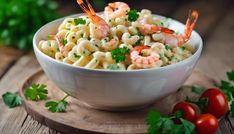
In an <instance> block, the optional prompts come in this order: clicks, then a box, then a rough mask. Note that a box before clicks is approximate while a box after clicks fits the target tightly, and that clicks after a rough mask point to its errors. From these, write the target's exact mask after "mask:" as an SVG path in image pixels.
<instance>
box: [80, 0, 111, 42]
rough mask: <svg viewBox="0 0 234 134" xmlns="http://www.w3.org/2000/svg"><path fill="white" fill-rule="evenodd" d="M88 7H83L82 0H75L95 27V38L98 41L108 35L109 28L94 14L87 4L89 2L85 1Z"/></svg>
mask: <svg viewBox="0 0 234 134" xmlns="http://www.w3.org/2000/svg"><path fill="white" fill-rule="evenodd" d="M86 2H87V4H88V6H86V5H85V3H84V2H83V0H77V3H78V4H79V5H80V7H81V9H82V10H83V11H84V12H85V13H86V14H87V16H88V17H89V18H90V19H91V21H92V22H93V23H94V24H95V25H96V27H95V31H94V33H95V36H96V37H97V38H99V39H101V38H104V37H106V36H107V35H108V34H109V31H110V27H109V25H108V24H107V22H106V21H105V20H104V19H102V18H101V17H100V16H98V15H97V14H96V12H95V11H94V9H93V7H92V6H91V4H90V3H89V0H86Z"/></svg>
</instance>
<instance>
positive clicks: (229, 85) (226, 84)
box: [216, 70, 234, 117]
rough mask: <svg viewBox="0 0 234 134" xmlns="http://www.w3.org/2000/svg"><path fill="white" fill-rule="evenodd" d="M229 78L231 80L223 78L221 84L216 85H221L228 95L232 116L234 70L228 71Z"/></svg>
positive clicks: (233, 114) (233, 112) (233, 105)
mask: <svg viewBox="0 0 234 134" xmlns="http://www.w3.org/2000/svg"><path fill="white" fill-rule="evenodd" d="M227 78H228V80H229V81H225V80H221V82H220V85H219V84H217V85H216V86H217V87H219V88H220V89H221V90H222V91H223V92H224V93H225V95H226V96H227V98H228V101H229V104H230V108H231V112H230V113H231V116H232V117H234V97H233V94H234V70H232V71H230V72H227Z"/></svg>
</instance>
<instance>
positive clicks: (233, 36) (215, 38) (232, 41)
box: [197, 8, 234, 80]
mask: <svg viewBox="0 0 234 134" xmlns="http://www.w3.org/2000/svg"><path fill="white" fill-rule="evenodd" d="M233 18H234V8H232V9H230V10H229V13H228V15H227V16H226V17H225V18H224V19H223V20H222V22H221V23H220V24H219V25H218V26H217V28H216V30H215V31H214V32H213V34H212V35H211V36H210V38H209V39H208V40H207V42H206V47H205V48H204V50H203V55H202V56H201V59H200V60H199V62H198V65H197V68H198V69H199V70H200V71H202V72H204V73H206V74H207V75H209V76H210V77H212V78H216V79H218V80H220V79H225V78H226V72H227V71H229V70H231V69H234V52H233V50H234V30H233V29H234V28H233V24H234V19H233Z"/></svg>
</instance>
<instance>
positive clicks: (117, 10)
mask: <svg viewBox="0 0 234 134" xmlns="http://www.w3.org/2000/svg"><path fill="white" fill-rule="evenodd" d="M129 10H130V7H129V6H128V4H126V3H124V2H114V3H109V4H108V6H107V7H105V11H104V15H105V16H108V17H110V18H117V17H121V16H124V15H125V14H126V13H127V11H129Z"/></svg>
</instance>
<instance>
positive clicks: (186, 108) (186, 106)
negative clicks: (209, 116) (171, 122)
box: [173, 102, 197, 122]
mask: <svg viewBox="0 0 234 134" xmlns="http://www.w3.org/2000/svg"><path fill="white" fill-rule="evenodd" d="M176 111H182V112H183V114H184V115H183V117H182V118H184V119H186V120H188V121H190V122H195V120H196V118H197V112H196V109H195V107H194V106H193V105H191V104H190V103H187V102H179V103H177V104H176V105H175V106H174V108H173V113H175V112H176Z"/></svg>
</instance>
